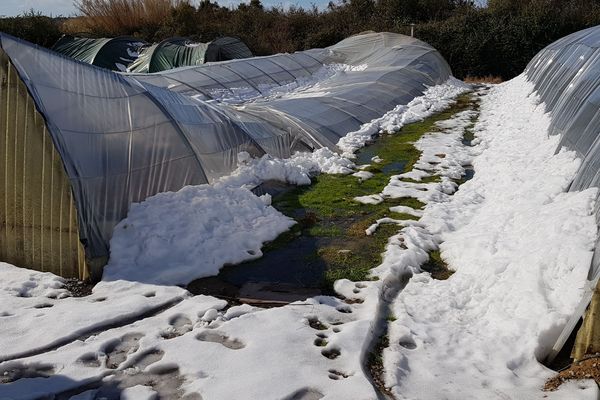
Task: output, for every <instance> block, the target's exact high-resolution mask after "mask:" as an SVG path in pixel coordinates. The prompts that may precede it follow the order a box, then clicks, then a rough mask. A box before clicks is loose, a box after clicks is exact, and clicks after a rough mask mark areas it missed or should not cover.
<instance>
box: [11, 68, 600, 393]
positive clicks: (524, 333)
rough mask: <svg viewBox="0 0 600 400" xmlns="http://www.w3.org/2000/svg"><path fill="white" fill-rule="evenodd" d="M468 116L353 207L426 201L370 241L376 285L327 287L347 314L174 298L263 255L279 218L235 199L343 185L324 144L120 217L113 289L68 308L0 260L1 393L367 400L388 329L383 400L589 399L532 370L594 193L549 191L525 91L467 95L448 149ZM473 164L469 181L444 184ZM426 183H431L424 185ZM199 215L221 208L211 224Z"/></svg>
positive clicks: (410, 117) (584, 248)
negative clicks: (320, 182) (449, 272)
mask: <svg viewBox="0 0 600 400" xmlns="http://www.w3.org/2000/svg"><path fill="white" fill-rule="evenodd" d="M442 86H443V85H442ZM464 90H465V88H464V86H460V85H458V84H456V82H455V83H454V84H453V83H450V84H449V85H447V86H446V87H436V88H432V90H430V91H429V92H428V93H429V96H430V97H429V98H428V97H427V96H425V97H424V98H421V99H416V100H415V102H413V103H412V104H411V105H409V106H407V107H399V108H398V109H396V110H394V111H392V112H391V113H390V114H389V115H386V116H385V117H384V118H382V119H379V120H376V121H373V123H372V124H367V125H366V126H364V127H363V128H362V129H361V130H360V131H358V132H354V133H352V134H350V135H349V136H348V138H347V139H346V140H345V141H344V143H342V145H344V146H345V147H344V146H343V147H344V149H345V150H346V152H347V153H351V152H352V151H354V150H356V148H359V147H360V146H362V145H363V144H364V142H365V141H366V140H367V139H369V137H370V136H371V135H372V134H373V133H376V132H377V131H379V130H382V129H383V130H389V131H394V130H396V129H397V128H398V127H401V126H402V125H403V124H405V123H410V122H413V121H415V120H418V119H419V118H422V117H424V116H427V115H430V114H431V113H433V112H436V111H440V110H441V109H442V108H444V107H447V105H448V104H449V102H450V98H451V97H454V96H456V95H457V94H459V93H461V92H463V91H464ZM475 116H477V114H476V113H475V112H474V111H465V112H462V113H459V114H456V115H454V116H453V117H452V118H450V119H449V120H446V121H442V122H439V123H438V126H437V127H438V128H439V131H436V132H431V133H429V134H426V135H425V136H423V137H422V139H420V140H419V141H418V142H417V143H416V144H415V146H416V147H417V148H418V149H419V150H421V152H422V155H421V158H420V160H419V161H418V162H417V164H416V165H415V168H414V169H413V171H410V172H408V173H406V174H402V175H398V176H395V177H393V178H392V179H391V181H390V183H389V185H388V186H387V187H386V188H385V189H384V190H383V191H382V193H373V195H372V196H368V198H364V199H357V201H366V202H373V201H375V202H377V201H381V199H383V198H384V197H406V196H409V197H415V198H418V199H419V200H421V201H422V202H423V203H425V204H426V206H425V207H424V209H423V210H414V209H406V208H405V207H399V208H398V207H397V209H396V210H391V211H393V212H398V213H405V214H406V213H408V214H412V215H415V216H420V217H421V218H420V220H419V221H413V220H410V221H402V220H395V219H393V218H388V219H385V220H380V221H378V223H377V224H375V225H373V226H372V227H370V228H369V229H368V230H367V232H366V234H369V233H372V232H373V231H374V230H376V229H377V227H378V226H379V224H382V223H395V224H398V225H399V228H398V229H399V232H398V234H397V235H395V236H393V237H392V238H390V240H389V243H388V245H387V247H386V252H385V254H384V261H383V263H382V264H381V265H380V266H373V267H376V268H374V270H373V275H374V276H376V277H378V278H379V279H378V280H375V281H365V282H351V281H349V280H340V281H338V282H336V285H335V289H336V291H337V292H338V293H339V294H340V295H342V296H343V297H344V298H346V299H349V300H350V301H348V302H346V301H343V300H341V299H338V298H335V297H328V296H321V297H316V298H312V299H307V300H306V301H303V302H296V303H293V304H290V305H288V306H285V307H281V308H276V309H267V310H265V309H258V308H254V307H250V306H247V305H244V306H235V307H230V308H228V307H227V303H226V302H225V301H223V300H219V299H216V298H213V297H208V296H191V295H190V294H189V293H187V292H186V291H185V290H183V289H181V288H179V287H176V286H171V284H174V283H180V282H182V280H185V276H187V274H196V276H206V275H209V274H214V273H216V272H218V269H219V267H220V265H222V263H223V262H227V261H230V262H231V260H234V261H241V260H243V259H246V258H253V257H258V256H260V242H262V241H264V240H270V239H272V238H274V237H275V236H276V235H277V234H278V233H279V232H281V231H282V230H284V229H286V228H287V227H289V226H290V224H291V222H290V220H289V219H288V218H287V217H285V216H283V215H281V214H280V213H278V212H277V211H276V210H274V209H273V208H272V207H270V206H269V198H268V197H264V198H262V199H258V198H255V197H253V195H252V194H251V193H250V192H249V191H248V190H247V188H246V187H244V186H248V185H253V184H256V183H258V182H260V181H261V180H266V179H280V180H285V181H288V182H292V183H296V184H307V183H308V182H310V179H309V178H308V177H309V175H310V174H311V173H314V172H316V171H321V172H335V173H339V172H344V173H349V172H353V168H354V167H355V166H354V164H353V163H352V161H351V160H349V159H346V158H344V157H340V156H338V155H335V154H333V153H331V152H328V151H326V150H320V151H318V152H316V153H315V154H314V155H298V156H296V157H294V158H292V159H291V160H274V159H270V158H268V157H267V158H264V159H261V160H245V159H244V158H243V157H241V161H242V162H241V165H240V169H239V170H238V171H237V172H236V173H235V174H234V175H232V176H230V177H228V178H225V179H224V180H222V181H221V182H219V183H217V184H216V185H214V187H208V186H207V185H206V186H202V187H197V188H187V189H183V190H182V191H181V193H180V192H178V193H167V194H163V195H159V196H156V197H155V198H154V199H151V200H150V201H149V202H146V203H143V204H141V205H138V206H136V207H134V208H133V209H132V213H131V214H130V218H128V219H127V220H125V221H123V223H122V224H120V225H119V228H118V231H117V234H116V235H115V237H116V239H115V240H117V241H120V242H118V243H116V244H117V246H116V247H114V249H115V252H116V253H115V257H114V260H113V261H111V265H110V266H109V268H108V274H107V277H108V278H110V281H106V282H102V283H101V284H99V285H98V286H96V288H95V289H94V293H93V294H92V295H91V296H88V297H83V298H71V297H66V296H67V293H66V292H65V291H64V289H62V288H61V287H62V280H61V279H60V278H57V277H55V276H53V275H51V274H42V273H37V272H32V271H28V270H25V269H20V268H16V267H13V266H10V265H8V264H2V263H0V289H1V290H0V339H1V340H0V399H4V398H10V399H32V398H40V397H44V396H50V395H58V396H57V398H64V399H69V398H71V399H74V400H81V399H94V398H97V397H98V396H105V397H107V398H109V399H112V398H115V399H117V398H119V392H120V391H121V389H123V388H126V389H125V390H124V391H123V393H121V394H120V396H121V398H133V399H151V398H153V396H155V395H156V392H158V393H160V395H161V398H173V399H175V398H186V399H188V400H198V399H205V400H211V399H212V400H220V399H288V400H290V399H295V400H301V399H303V400H309V399H321V398H322V399H340V400H341V399H375V398H377V397H378V393H377V391H376V390H375V389H374V388H373V386H372V384H371V381H370V379H369V377H368V374H367V372H366V369H365V362H366V359H367V358H368V352H369V351H370V350H371V346H372V344H373V342H374V341H376V340H377V338H378V335H379V334H380V333H381V332H380V331H379V328H381V326H382V324H384V325H385V324H387V323H388V322H389V331H388V335H389V343H390V346H389V348H388V349H386V350H385V352H384V366H385V382H386V384H387V385H388V386H389V387H391V391H392V393H393V394H394V396H395V397H396V398H398V399H419V400H420V399H423V400H429V399H431V400H437V399H469V398H473V399H482V398H486V399H487V398H490V399H492V398H499V399H512V398H514V399H537V398H542V397H544V396H546V395H548V397H549V398H559V399H574V398H582V399H584V398H590V399H591V398H596V396H597V395H598V390H597V388H596V386H595V384H593V383H592V384H589V383H585V382H584V383H580V384H569V385H566V386H565V387H563V388H562V389H561V390H560V391H559V392H556V393H550V394H546V393H543V392H541V390H540V388H541V386H542V385H543V382H544V379H545V378H547V377H548V376H550V375H551V372H550V371H549V370H547V369H545V368H544V367H543V366H542V365H541V364H539V363H538V361H537V360H536V357H538V358H539V357H542V356H543V354H544V352H545V351H546V350H547V348H548V346H549V345H551V341H552V340H553V339H554V338H555V336H556V335H557V334H558V332H559V331H560V328H561V326H562V324H564V323H565V321H566V318H567V317H568V315H569V313H570V312H571V311H572V310H573V308H574V307H575V305H576V303H577V301H578V300H579V296H580V294H581V289H582V287H583V282H584V281H585V276H586V273H587V268H588V267H589V262H590V258H591V249H592V248H593V244H594V241H595V237H596V224H595V221H594V218H593V217H592V216H591V210H592V207H593V201H594V199H595V190H594V189H590V190H587V191H584V192H581V193H564V190H565V189H566V187H567V185H568V183H569V182H570V180H571V178H572V176H573V174H574V173H575V171H576V169H577V167H578V165H579V161H578V160H577V159H575V157H574V155H573V154H572V153H570V152H567V151H561V152H559V153H558V154H554V150H555V147H556V143H557V138H553V137H551V138H548V137H547V134H546V129H547V125H548V116H547V115H545V114H544V111H543V107H542V106H538V105H537V104H536V98H535V96H532V95H531V87H530V85H529V84H528V83H526V82H525V81H524V80H523V79H522V78H516V79H515V80H513V81H511V82H509V83H507V84H503V85H500V86H495V87H492V88H491V89H490V90H489V92H488V93H487V94H485V95H484V96H482V100H481V115H480V116H479V122H478V123H477V125H476V126H475V131H476V132H475V133H476V137H477V139H476V140H475V141H474V142H473V144H474V146H473V147H469V146H466V145H465V144H464V143H463V140H462V139H463V136H464V134H465V129H467V128H468V127H469V126H470V124H471V121H472V118H473V117H475ZM347 155H348V154H347ZM471 164H472V165H473V166H474V168H475V171H476V173H475V177H474V178H473V179H472V180H471V181H468V182H467V183H465V184H464V185H462V186H461V187H460V190H458V191H456V189H457V184H456V182H455V180H456V179H458V178H460V177H461V176H462V175H463V174H464V172H465V167H467V166H469V165H471ZM432 176H438V177H439V179H438V180H437V181H427V182H428V183H426V182H419V181H421V180H422V179H424V178H428V177H432ZM238 203H239V205H243V207H239V208H236V204H238ZM199 207H203V208H204V209H207V208H210V209H211V210H219V209H222V211H224V212H222V213H220V214H219V215H220V217H216V216H210V215H208V214H206V213H198V212H196V211H197V208H199ZM244 207H245V208H244ZM195 210H196V211H195ZM245 210H246V211H247V212H246V211H245ZM225 211H226V212H225ZM215 215H216V214H215ZM257 221H259V222H260V221H262V222H260V223H258V222H257ZM157 222H159V223H157ZM181 226H186V227H187V228H186V229H178V227H181ZM257 228H261V230H260V232H259V234H253V231H254V230H255V229H257ZM212 230H216V231H217V233H218V234H217V236H216V237H215V238H213V237H212V235H211V232H212ZM233 234H235V235H237V236H236V239H235V240H230V241H227V240H228V239H230V238H231V237H232V235H233ZM195 235H196V236H195ZM219 242H222V243H226V245H224V246H221V247H225V250H228V251H223V249H222V248H221V247H220V246H219ZM157 243H158V244H160V249H161V251H160V252H158V253H156V250H155V249H156V246H157ZM171 244H174V245H172V246H171ZM186 246H187V247H189V248H190V250H191V251H189V252H186ZM203 246H204V247H203ZM438 248H440V249H441V251H442V256H443V258H444V259H445V260H446V261H447V262H448V263H449V265H450V267H451V268H453V269H454V270H456V272H455V273H454V275H453V276H452V277H451V278H450V279H448V280H446V281H436V280H434V279H432V278H431V276H430V275H429V274H428V273H426V272H423V271H422V270H421V269H420V268H419V266H420V265H421V264H422V263H424V262H425V261H427V260H428V258H429V252H431V251H433V250H436V249H438ZM206 249H209V250H210V249H216V250H215V251H211V252H210V254H211V256H213V257H214V259H211V260H209V261H210V262H209V263H208V264H207V265H209V266H210V270H206V271H204V270H202V271H198V270H197V268H198V265H199V264H198V265H196V264H195V261H197V260H199V259H200V258H201V257H203V256H204V255H205V254H206V253H205V252H203V251H208V250H206ZM148 250H153V251H154V252H152V253H148V252H147V251H148ZM192 250H193V251H192ZM169 252H170V253H169ZM169 254H171V256H173V257H175V258H174V259H175V260H178V263H179V264H180V265H181V267H180V268H177V269H176V272H177V273H176V274H173V275H170V274H168V273H165V271H164V270H163V266H164V264H165V262H166V260H168V259H169V257H170V255H169ZM204 264H206V263H203V264H202V265H204ZM127 265H129V266H130V267H133V266H134V265H135V268H133V270H135V271H136V275H135V277H134V278H135V279H132V281H127V280H126V278H127V276H126V275H127V273H126V272H127V268H117V267H119V266H121V267H122V266H127ZM195 268H196V269H195ZM123 271H125V272H123ZM143 282H145V283H143ZM160 284H162V285H160ZM390 310H391V311H392V312H393V317H394V318H389V317H390V315H387V313H388V312H389V311H390ZM383 327H384V328H385V326H383ZM2 360H8V361H4V362H1V361H2ZM20 378H21V379H20ZM99 386H102V388H100V389H99V388H98V387H99ZM580 387H581V388H580ZM582 388H583V389H582Z"/></svg>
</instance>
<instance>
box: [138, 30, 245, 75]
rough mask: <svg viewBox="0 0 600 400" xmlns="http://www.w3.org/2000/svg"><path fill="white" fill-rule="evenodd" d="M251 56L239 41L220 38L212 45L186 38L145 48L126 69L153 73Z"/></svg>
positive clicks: (174, 39)
mask: <svg viewBox="0 0 600 400" xmlns="http://www.w3.org/2000/svg"><path fill="white" fill-rule="evenodd" d="M249 57H252V52H251V51H250V49H249V48H248V47H247V46H246V44H245V43H244V42H242V41H241V40H240V39H238V38H233V37H221V38H218V39H216V40H213V41H212V42H209V43H192V42H190V41H189V40H188V39H185V38H170V39H166V40H163V41H162V42H160V43H156V44H153V45H151V46H148V47H146V48H144V49H143V50H142V51H141V52H140V55H139V57H138V58H137V60H135V61H134V62H133V63H132V64H131V65H129V67H128V68H127V70H128V71H129V72H141V73H152V72H160V71H166V70H169V69H173V68H179V67H185V66H194V65H201V64H204V63H207V62H212V61H227V60H233V59H237V58H249Z"/></svg>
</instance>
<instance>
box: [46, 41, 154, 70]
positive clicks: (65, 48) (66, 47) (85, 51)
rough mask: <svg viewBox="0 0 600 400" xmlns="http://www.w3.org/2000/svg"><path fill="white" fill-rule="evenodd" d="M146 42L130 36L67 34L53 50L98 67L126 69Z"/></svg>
mask: <svg viewBox="0 0 600 400" xmlns="http://www.w3.org/2000/svg"><path fill="white" fill-rule="evenodd" d="M145 44H146V43H145V42H144V41H142V40H139V39H136V38H134V37H129V36H120V37H115V38H101V39H89V38H81V37H73V36H69V35H65V36H63V37H61V38H60V39H59V40H58V41H57V42H56V43H55V44H54V46H53V47H52V50H54V51H56V52H58V53H61V54H64V55H66V56H69V57H71V58H74V59H76V60H79V61H82V62H85V63H88V64H93V65H96V66H98V67H102V68H107V69H110V70H113V71H125V70H126V69H127V66H128V65H129V64H131V63H132V62H133V61H135V60H136V58H137V57H138V50H139V49H140V47H142V46H143V45H145Z"/></svg>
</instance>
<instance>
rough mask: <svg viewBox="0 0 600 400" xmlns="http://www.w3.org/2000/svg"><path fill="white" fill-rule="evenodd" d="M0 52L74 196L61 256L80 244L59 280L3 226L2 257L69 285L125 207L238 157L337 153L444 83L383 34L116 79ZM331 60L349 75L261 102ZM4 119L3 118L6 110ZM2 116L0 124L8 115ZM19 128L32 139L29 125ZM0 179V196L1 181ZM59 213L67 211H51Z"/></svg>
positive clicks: (428, 62) (15, 42) (41, 200)
mask: <svg viewBox="0 0 600 400" xmlns="http://www.w3.org/2000/svg"><path fill="white" fill-rule="evenodd" d="M0 44H1V46H0V55H2V57H4V58H5V59H6V62H7V66H8V68H9V69H10V68H14V70H15V72H16V74H15V76H16V77H17V78H18V79H19V82H20V83H21V84H22V85H23V88H24V90H21V91H20V92H18V95H19V96H20V97H21V98H22V99H25V100H24V101H26V102H28V104H30V108H32V109H35V111H36V112H38V113H39V114H40V116H41V117H42V118H40V121H42V120H43V122H44V124H43V127H42V128H39V129H37V131H35V132H32V134H36V135H38V140H41V141H43V142H44V143H48V144H50V143H51V148H52V149H53V151H55V153H56V160H55V161H60V163H59V164H62V173H63V175H64V176H65V177H66V178H67V180H68V188H67V190H68V193H70V194H71V195H72V198H73V201H72V204H73V207H72V208H71V209H69V211H68V214H69V215H71V217H74V216H75V215H76V220H77V223H76V224H74V223H72V221H71V228H70V229H68V232H69V233H71V237H72V236H73V234H72V233H73V232H76V233H77V235H75V236H78V237H79V239H80V240H79V241H78V242H77V243H75V244H73V245H72V246H74V247H73V249H71V250H70V251H71V252H73V251H75V253H76V254H81V252H82V251H81V249H80V247H81V246H83V249H84V252H85V262H84V264H85V265H84V266H83V268H82V267H81V266H80V268H78V269H77V270H76V271H75V270H71V271H70V272H66V271H64V270H63V269H61V268H59V267H60V265H58V266H57V265H55V264H53V263H50V264H49V263H44V264H41V263H39V262H36V260H35V259H34V260H25V259H23V258H18V257H15V256H14V254H12V253H10V252H7V251H5V250H4V249H5V248H6V247H8V246H12V247H19V248H20V249H21V253H22V252H25V251H26V244H25V243H26V242H27V240H26V239H24V238H23V237H21V238H20V239H15V237H14V235H11V234H10V232H9V231H10V229H13V228H9V227H8V225H7V224H6V223H4V224H3V225H2V229H3V232H0V233H1V235H2V236H1V237H2V238H3V239H5V240H3V243H6V244H5V245H3V246H2V248H1V249H0V251H1V253H0V258H1V259H2V260H5V261H8V262H11V263H14V264H15V265H20V266H25V267H28V268H34V269H38V270H43V271H50V272H54V273H57V274H60V275H63V276H75V277H78V278H84V277H85V276H87V274H88V271H89V273H90V274H91V275H92V277H93V278H95V279H99V277H100V276H101V272H102V267H103V266H104V264H105V263H106V261H107V257H108V254H109V242H110V238H111V235H112V230H113V228H114V226H115V225H116V224H117V223H118V222H119V221H120V220H122V219H123V218H124V217H125V216H126V215H127V211H128V208H129V205H130V204H131V203H133V202H140V201H142V200H144V199H145V198H147V197H149V196H152V195H154V194H156V193H160V192H165V191H177V190H179V189H180V188H182V187H183V186H186V185H198V184H202V183H210V182H213V181H214V180H215V179H217V178H219V177H220V176H223V175H226V174H228V173H230V172H231V171H232V170H234V169H235V168H236V167H237V154H238V153H239V152H240V151H247V152H249V153H250V154H252V155H253V156H256V157H258V156H261V155H263V154H270V155H272V156H275V157H289V156H290V155H291V154H292V153H293V152H294V151H296V150H307V149H308V150H313V149H317V148H321V147H328V148H330V149H332V150H336V143H337V141H338V140H339V139H340V138H341V137H343V136H344V135H345V134H346V133H348V132H351V131H354V130H356V129H358V128H359V127H360V126H361V124H363V123H366V122H369V121H371V120H372V119H373V118H376V117H380V116H381V115H383V114H384V113H385V112H387V111H389V110H390V109H392V108H394V107H395V106H396V105H399V104H407V103H408V102H410V101H411V100H412V99H413V98H415V97H416V96H419V95H421V94H422V93H423V92H424V91H425V89H426V87H427V86H432V85H436V84H440V83H443V82H444V81H446V80H447V79H448V77H449V76H450V74H451V71H450V68H449V66H448V64H447V63H446V62H445V60H444V59H443V58H442V57H441V56H440V55H439V53H438V52H437V51H436V50H435V49H433V48H432V47H431V46H429V45H427V44H425V43H423V42H421V41H419V40H416V39H413V38H409V37H406V36H402V35H397V34H389V33H379V34H377V33H369V34H364V35H359V36H354V37H350V38H348V39H346V40H344V41H342V42H340V43H339V44H337V45H334V46H332V47H329V48H327V49H313V50H308V51H304V52H297V53H293V54H278V55H275V56H269V57H257V58H251V59H238V60H232V61H228V62H223V63H219V64H205V65H202V66H197V67H189V68H181V69H177V70H172V71H165V72H163V73H158V74H120V73H114V72H112V71H109V70H106V69H102V68H98V67H95V66H93V65H89V64H85V63H82V62H79V61H75V60H72V59H69V58H67V57H64V56H62V55H59V54H56V53H53V52H50V51H48V50H45V49H42V48H39V47H37V46H34V45H31V44H29V43H26V42H24V41H21V40H19V39H16V38H13V37H11V36H8V35H4V34H0ZM335 63H342V64H347V65H348V66H349V68H347V70H342V71H339V72H338V73H335V74H334V75H332V76H328V77H327V79H325V80H322V81H320V82H319V90H318V91H315V92H314V93H310V95H309V94H307V93H308V92H304V93H303V96H302V97H294V96H287V97H286V96H274V97H269V96H268V88H277V87H281V86H283V85H286V84H289V83H291V82H294V81H297V80H302V79H306V78H311V77H312V76H313V75H314V74H315V73H317V72H319V71H322V69H323V67H324V65H329V64H335ZM238 88H246V89H247V90H246V92H248V91H251V92H254V94H255V101H253V102H250V103H244V104H243V107H239V106H236V105H235V104H226V103H224V102H220V101H215V99H216V100H219V98H220V97H219V96H222V94H223V93H224V92H228V93H230V94H231V95H235V93H236V89H238ZM265 88H267V89H265ZM57 99H59V100H60V101H57ZM3 101H4V100H3ZM2 113H8V109H7V108H6V107H4V103H3V107H2ZM15 113H16V114H17V115H18V114H19V110H16V111H15ZM108 115H110V116H111V118H106V116H108ZM3 118H4V119H8V114H6V115H4V116H3ZM23 129H24V130H25V131H28V130H31V125H27V124H25V125H24V128H23ZM44 135H46V136H47V138H46V136H44ZM24 149H26V147H24ZM21 150H22V149H21ZM53 154H54V153H53ZM42 161H43V160H40V159H39V158H29V159H27V160H21V161H20V162H22V165H19V167H20V168H16V169H15V174H18V171H24V170H29V169H31V168H41V166H40V163H41V162H42ZM0 182H2V185H3V187H2V191H3V192H4V195H5V196H7V195H8V193H10V191H11V190H12V189H11V188H10V187H9V186H10V185H9V183H10V182H7V181H0ZM22 190H23V191H26V190H27V188H25V187H24V188H22ZM64 198H65V195H64V194H63V197H61V199H63V200H64ZM32 201H33V202H34V203H35V204H36V205H38V206H41V207H42V208H43V209H48V210H55V209H56V208H57V207H58V206H57V204H58V203H60V204H61V205H64V204H66V202H65V201H61V202H56V201H53V202H50V199H49V197H48V196H45V197H44V196H41V195H40V196H37V197H35V198H34V199H33V200H32ZM11 204H12V209H10V210H9V209H8V208H6V209H2V210H0V213H2V219H3V221H7V220H8V219H9V217H10V218H13V216H14V215H15V214H17V211H16V210H17V209H19V208H23V205H22V204H21V202H20V201H19V199H17V201H15V202H13V203H11ZM61 210H62V209H61ZM58 214H59V215H63V214H67V212H66V211H64V210H63V211H60V210H59V211H58ZM14 220H15V221H14V224H16V225H18V224H22V225H25V224H26V222H25V219H23V220H21V219H19V218H14ZM36 229H42V228H41V227H39V226H38V227H37V228H36ZM59 242H60V243H64V242H65V241H64V240H60V241H59ZM79 243H81V244H79ZM77 251H79V253H77Z"/></svg>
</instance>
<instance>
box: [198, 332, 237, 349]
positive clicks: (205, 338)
mask: <svg viewBox="0 0 600 400" xmlns="http://www.w3.org/2000/svg"><path fill="white" fill-rule="evenodd" d="M196 339H198V340H200V341H201V342H213V343H219V344H222V345H223V346H225V347H227V348H228V349H232V350H239V349H243V348H244V347H246V345H245V344H244V343H243V342H242V341H241V340H238V339H230V338H229V337H228V336H227V335H225V334H224V333H222V332H219V331H203V332H200V333H199V334H198V335H196Z"/></svg>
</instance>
